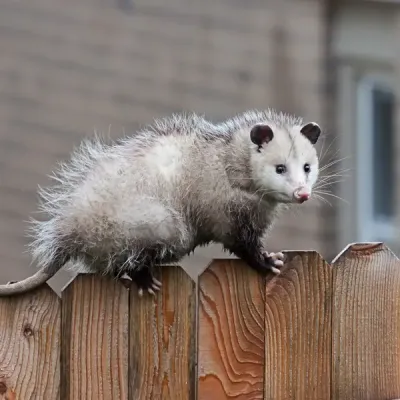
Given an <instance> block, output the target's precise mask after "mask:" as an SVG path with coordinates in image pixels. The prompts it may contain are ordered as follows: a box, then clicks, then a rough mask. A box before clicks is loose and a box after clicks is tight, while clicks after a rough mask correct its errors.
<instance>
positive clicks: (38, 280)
mask: <svg viewBox="0 0 400 400" xmlns="http://www.w3.org/2000/svg"><path fill="white" fill-rule="evenodd" d="M62 267H63V264H58V265H57V266H53V268H51V269H48V268H41V269H40V270H39V271H38V272H36V274H34V275H32V276H30V277H29V278H26V279H24V280H22V281H19V282H12V283H11V282H10V283H8V284H6V285H0V297H4V296H13V295H17V294H22V293H26V292H29V291H31V290H33V289H36V288H38V287H39V286H41V285H43V284H44V283H46V282H47V281H48V280H49V279H50V278H52V277H53V276H54V275H55V274H56V273H57V272H58V271H59V270H60V269H61V268H62Z"/></svg>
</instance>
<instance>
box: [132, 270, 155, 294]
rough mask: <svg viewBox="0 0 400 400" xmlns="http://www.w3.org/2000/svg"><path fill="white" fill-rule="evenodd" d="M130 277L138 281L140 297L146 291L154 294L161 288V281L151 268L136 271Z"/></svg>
mask: <svg viewBox="0 0 400 400" xmlns="http://www.w3.org/2000/svg"><path fill="white" fill-rule="evenodd" d="M130 277H131V279H132V280H133V281H134V282H135V283H136V286H137V288H138V294H139V296H140V297H142V296H143V293H144V292H145V291H147V292H148V293H149V294H151V295H153V296H154V295H155V294H156V292H158V291H159V290H160V289H161V282H160V281H159V280H157V279H156V278H154V276H153V274H152V272H151V270H150V269H149V268H142V269H140V270H138V271H135V272H133V273H131V274H130Z"/></svg>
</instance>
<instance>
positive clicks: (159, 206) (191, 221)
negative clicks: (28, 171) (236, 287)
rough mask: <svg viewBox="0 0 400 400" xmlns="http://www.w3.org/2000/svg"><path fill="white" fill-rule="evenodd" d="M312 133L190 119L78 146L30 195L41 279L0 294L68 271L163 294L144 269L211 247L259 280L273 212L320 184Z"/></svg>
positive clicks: (265, 122)
mask: <svg viewBox="0 0 400 400" xmlns="http://www.w3.org/2000/svg"><path fill="white" fill-rule="evenodd" d="M320 133H321V128H320V126H319V125H318V124H317V123H315V122H307V123H305V122H303V119H302V118H300V117H297V116H293V115H289V114H285V113H282V112H278V111H275V110H274V109H267V110H264V111H258V110H250V111H247V112H244V113H242V114H238V115H236V116H235V117H233V118H230V119H228V120H226V121H224V122H220V123H212V122H210V121H207V120H206V119H205V117H204V116H199V115H197V114H195V113H192V114H187V113H180V114H174V115H172V116H169V117H165V118H160V119H155V120H154V123H152V124H149V125H148V126H146V127H145V128H144V129H142V130H140V131H138V132H136V133H135V134H133V135H131V136H128V137H124V138H122V139H119V140H117V141H114V142H111V143H104V141H102V140H100V139H99V138H97V137H96V138H94V139H91V140H88V139H87V140H84V141H82V143H81V144H80V146H79V147H78V148H77V149H76V150H74V152H73V153H72V157H71V159H70V160H69V161H68V162H64V163H61V166H60V168H59V169H58V170H56V172H55V173H54V174H53V178H54V179H55V181H56V183H55V184H54V185H53V186H50V187H48V188H47V189H43V188H40V187H39V190H38V193H39V195H40V199H41V205H40V209H41V211H43V212H44V213H45V214H46V216H47V217H46V219H45V220H43V221H39V220H36V219H33V218H32V219H31V225H30V231H29V232H30V236H31V239H32V240H31V242H30V244H29V248H30V250H31V253H32V260H33V262H36V263H37V264H38V265H39V266H41V269H39V271H38V272H37V273H36V274H34V275H33V276H31V277H29V278H27V279H25V280H22V281H20V282H9V283H8V284H6V285H2V286H0V296H7V295H14V294H18V293H24V292H27V291H30V290H32V289H34V288H36V287H38V286H39V285H41V284H43V283H45V282H46V281H47V280H48V279H49V278H51V277H52V276H53V275H54V274H55V273H56V272H57V271H59V270H60V269H61V268H62V267H63V266H64V265H65V264H66V263H67V262H70V265H71V268H72V270H73V271H74V272H75V273H82V272H92V273H99V274H103V275H105V274H108V275H112V276H114V277H116V278H120V277H121V276H122V275H124V274H127V275H128V276H129V277H130V278H131V279H132V281H134V282H135V283H136V285H137V288H138V290H139V294H140V295H143V292H144V291H147V292H149V293H151V294H155V292H156V291H158V290H160V288H161V283H160V282H159V281H158V280H157V279H155V277H154V275H153V272H154V270H153V268H154V267H155V266H159V265H162V264H169V263H176V262H179V261H180V260H181V259H182V258H183V257H184V256H186V255H188V254H190V253H191V252H192V251H193V250H194V249H195V248H196V247H198V246H204V245H207V244H209V243H211V242H214V243H219V244H222V246H223V249H224V250H225V251H229V252H230V253H232V254H233V255H235V256H237V257H238V258H240V259H242V260H243V261H244V262H246V263H247V264H248V265H249V266H250V267H251V268H253V269H254V270H256V271H258V272H259V273H261V274H267V273H270V272H272V273H274V274H278V273H279V272H280V269H279V268H280V267H282V266H283V264H284V257H283V254H282V253H277V254H274V253H268V252H267V251H266V250H265V249H263V245H262V238H263V236H264V235H266V234H267V233H269V231H270V229H271V227H272V225H273V223H274V221H275V219H276V217H277V215H278V214H279V211H280V210H282V209H283V208H284V207H287V206H289V205H290V204H296V203H303V202H304V201H306V200H308V199H309V198H310V196H311V194H312V189H313V186H314V185H315V183H316V182H317V179H318V173H319V160H318V155H317V151H316V149H315V147H314V145H315V144H316V142H317V140H318V138H319V136H320Z"/></svg>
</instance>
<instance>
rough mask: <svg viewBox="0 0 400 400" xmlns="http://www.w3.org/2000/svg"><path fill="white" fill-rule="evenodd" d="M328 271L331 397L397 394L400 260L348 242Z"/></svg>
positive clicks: (380, 398)
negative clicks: (331, 278) (330, 281)
mask: <svg viewBox="0 0 400 400" xmlns="http://www.w3.org/2000/svg"><path fill="white" fill-rule="evenodd" d="M333 271H334V287H335V291H334V302H333V325H332V330H333V387H332V389H333V392H332V399H338V400H339V399H340V400H350V399H351V400H353V399H357V400H358V399H360V400H364V399H373V400H387V399H398V398H400V260H399V259H398V258H397V257H396V256H395V255H393V253H392V252H391V251H390V250H389V249H388V248H387V247H386V246H384V245H381V244H365V245H361V244H359V245H352V246H349V247H348V248H347V249H346V250H345V251H344V252H343V253H342V254H341V255H340V256H339V257H337V260H336V261H335V262H334V264H333Z"/></svg>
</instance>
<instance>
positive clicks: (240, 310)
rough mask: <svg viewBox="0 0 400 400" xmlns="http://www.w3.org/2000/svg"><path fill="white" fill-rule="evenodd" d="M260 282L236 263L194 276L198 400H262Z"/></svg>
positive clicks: (216, 264)
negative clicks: (196, 279) (197, 308)
mask: <svg viewBox="0 0 400 400" xmlns="http://www.w3.org/2000/svg"><path fill="white" fill-rule="evenodd" d="M264 287H265V285H264V279H263V278H262V277H261V276H260V275H259V274H257V273H256V272H254V271H253V270H252V269H250V267H248V266H247V265H245V264H244V263H243V262H242V261H240V260H235V259H234V260H214V261H213V263H212V264H211V265H210V266H209V267H208V268H207V269H206V270H205V271H204V272H203V273H202V274H201V275H200V277H199V328H198V329H199V338H198V363H199V364H198V374H199V383H198V398H199V400H211V399H218V400H223V399H238V400H239V399H240V400H247V399H248V400H255V399H262V398H263V375H264V371H263V370H264V368H263V365H264Z"/></svg>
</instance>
